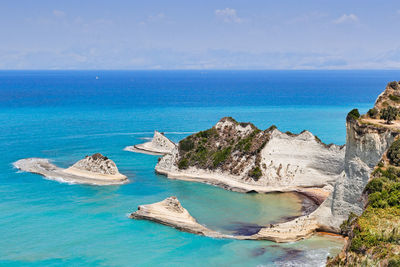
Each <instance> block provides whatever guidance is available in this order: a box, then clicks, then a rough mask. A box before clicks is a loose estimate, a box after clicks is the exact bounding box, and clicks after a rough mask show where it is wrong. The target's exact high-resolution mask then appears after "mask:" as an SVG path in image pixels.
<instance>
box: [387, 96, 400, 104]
mask: <svg viewBox="0 0 400 267" xmlns="http://www.w3.org/2000/svg"><path fill="white" fill-rule="evenodd" d="M389 99H390V100H392V101H394V102H400V96H397V95H389Z"/></svg>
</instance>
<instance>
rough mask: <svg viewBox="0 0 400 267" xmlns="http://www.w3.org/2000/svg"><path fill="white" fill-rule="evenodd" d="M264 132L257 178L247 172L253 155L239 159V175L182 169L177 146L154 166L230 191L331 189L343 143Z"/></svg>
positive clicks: (306, 134)
mask: <svg viewBox="0 0 400 267" xmlns="http://www.w3.org/2000/svg"><path fill="white" fill-rule="evenodd" d="M228 123H229V122H228ZM226 124H227V122H222V123H221V122H218V123H217V125H216V129H217V130H219V129H222V128H223V127H225V126H226ZM237 127H238V128H239V129H238V130H237V131H238V132H239V133H243V135H244V136H245V135H246V134H248V133H249V131H251V127H250V126H246V127H242V126H241V125H237ZM264 134H269V135H270V136H269V140H268V142H267V143H266V145H265V146H264V148H263V149H262V150H261V152H260V156H261V163H260V166H261V169H262V176H261V177H260V178H259V179H258V180H257V181H255V180H253V179H249V177H248V175H247V173H248V171H249V169H251V168H252V167H253V166H254V164H255V158H253V159H251V160H250V161H247V162H244V159H242V162H244V163H245V164H244V165H245V166H244V168H243V170H242V171H241V173H240V174H239V175H232V174H231V173H229V172H227V171H223V170H221V169H216V170H207V169H200V168H196V167H189V168H187V169H184V170H182V169H179V168H178V166H177V162H178V159H179V150H178V148H177V147H176V148H175V149H174V150H172V152H171V154H169V155H165V156H164V157H162V158H161V160H160V161H159V163H158V164H157V166H156V168H155V169H156V171H157V172H158V173H160V174H164V175H166V176H167V177H168V178H171V179H181V180H188V181H196V182H203V183H208V184H212V185H216V186H220V187H223V188H226V189H229V190H233V191H242V192H249V191H256V192H260V193H261V192H273V191H282V192H285V191H302V190H305V191H307V190H308V189H309V188H316V189H318V190H324V191H327V192H330V191H331V190H332V189H333V187H332V185H333V183H334V182H335V180H336V179H337V177H338V176H339V174H340V173H341V172H342V171H343V168H344V165H343V162H344V154H345V149H344V147H343V146H337V145H329V146H328V145H325V144H323V143H321V142H320V141H318V140H317V138H316V137H315V136H314V135H313V134H311V133H310V132H308V131H304V132H302V133H301V134H299V135H293V134H287V133H282V132H280V131H279V130H277V129H273V130H271V131H270V132H269V133H264ZM239 161H240V159H239ZM318 190H315V192H317V191H318ZM325 196H326V195H325Z"/></svg>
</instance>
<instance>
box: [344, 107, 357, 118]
mask: <svg viewBox="0 0 400 267" xmlns="http://www.w3.org/2000/svg"><path fill="white" fill-rule="evenodd" d="M349 118H351V119H354V120H358V118H360V112H359V111H358V109H356V108H355V109H352V110H351V111H350V112H349V113H348V114H347V119H349Z"/></svg>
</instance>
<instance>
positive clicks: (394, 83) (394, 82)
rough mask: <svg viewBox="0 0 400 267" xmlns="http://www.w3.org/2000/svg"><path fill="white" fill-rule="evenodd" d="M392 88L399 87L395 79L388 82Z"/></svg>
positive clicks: (396, 88)
mask: <svg viewBox="0 0 400 267" xmlns="http://www.w3.org/2000/svg"><path fill="white" fill-rule="evenodd" d="M388 85H389V86H390V87H391V88H392V89H393V90H398V89H399V87H400V86H399V83H398V82H396V81H393V82H390V83H389V84H388Z"/></svg>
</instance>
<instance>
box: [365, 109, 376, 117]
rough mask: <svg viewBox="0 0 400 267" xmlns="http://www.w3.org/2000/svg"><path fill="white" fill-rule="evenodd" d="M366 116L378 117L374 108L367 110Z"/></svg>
mask: <svg viewBox="0 0 400 267" xmlns="http://www.w3.org/2000/svg"><path fill="white" fill-rule="evenodd" d="M367 114H368V116H369V117H370V118H376V115H378V110H377V109H376V108H371V109H370V110H368V112H367Z"/></svg>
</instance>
